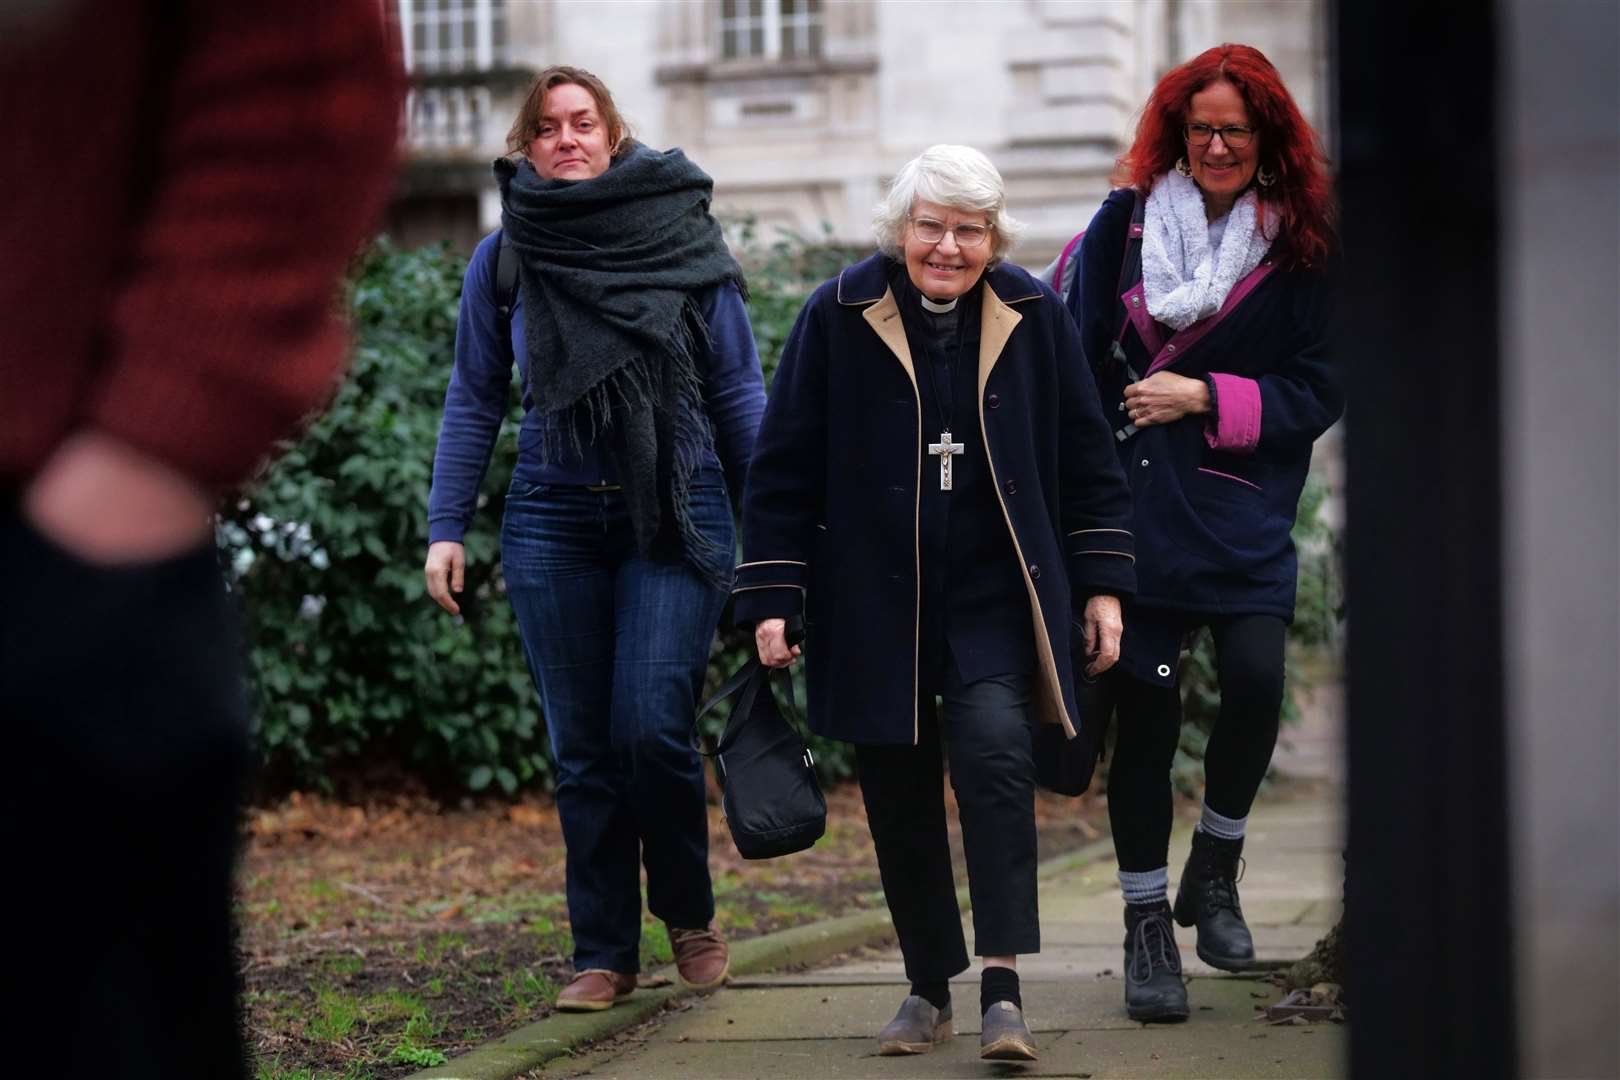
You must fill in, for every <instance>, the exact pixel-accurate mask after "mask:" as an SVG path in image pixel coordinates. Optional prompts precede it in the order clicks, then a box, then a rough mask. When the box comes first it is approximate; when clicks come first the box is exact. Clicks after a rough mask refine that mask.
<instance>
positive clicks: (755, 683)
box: [691, 657, 797, 757]
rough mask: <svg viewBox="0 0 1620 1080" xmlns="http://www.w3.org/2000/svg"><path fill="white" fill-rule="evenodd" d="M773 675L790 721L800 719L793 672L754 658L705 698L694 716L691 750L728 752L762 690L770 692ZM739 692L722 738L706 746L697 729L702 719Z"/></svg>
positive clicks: (713, 754)
mask: <svg viewBox="0 0 1620 1080" xmlns="http://www.w3.org/2000/svg"><path fill="white" fill-rule="evenodd" d="M772 678H775V679H776V680H777V682H779V683H780V684H781V686H782V691H783V693H784V694H786V702H787V703H786V706H785V711H786V712H787V714H788V717H789V720H788V722H789V723H793V722H794V721H795V720H796V719H797V716H796V712H797V710H796V709H795V708H794V705H793V673H792V671H791V670H789V669H788V668H785V667H782V668H768V667H766V666H765V665H764V664H761V663H760V662H759V658H758V657H755V658H753V659H750V660H749V661H748V662H747V663H745V664H744V665H743V666H742V667H740V668H738V669H737V670H736V671H735V672H733V673H732V676H731V678H729V679H727V680H726V681H725V682H724V683H723V684H722V685H721V687H720V689H718V690H716V691H715V692H714V693H713V694H712V695H710V697H709V700H707V701H705V702H704V703H703V705H702V706H701V707H700V708H699V709H698V711H697V714H696V715H694V716H693V717H692V732H691V742H692V749H694V750H696V751H697V752H698V753H700V754H702V755H703V756H704V757H719V756H720V755H721V754H723V753H725V751H726V750H727V749H729V748H730V746H731V743H732V741H733V740H734V739H735V738H736V737H737V733H738V732H739V731H741V730H742V725H744V724H746V723H747V722H748V721H749V720H750V719H751V718H752V717H753V715H754V701H755V700H756V699H757V698H758V697H759V692H760V690H761V689H763V690H764V691H765V692H766V693H767V694H768V693H770V692H771V689H770V683H771V679H772ZM739 692H740V694H741V696H740V697H738V698H737V703H736V704H735V705H733V706H732V708H731V715H730V716H729V717H728V718H727V719H726V729H725V730H724V731H722V732H721V733H720V738H719V739H717V740H715V744H714V749H713V750H705V749H703V736H702V733H701V732H700V731H699V728H698V724H699V722H700V721H701V720H702V719H703V718H704V717H705V716H707V715H708V714H709V713H710V712H711V711H713V709H714V707H715V706H716V705H719V704H720V703H721V702H722V701H724V700H726V699H727V698H729V697H731V696H733V695H735V694H738V693H739Z"/></svg>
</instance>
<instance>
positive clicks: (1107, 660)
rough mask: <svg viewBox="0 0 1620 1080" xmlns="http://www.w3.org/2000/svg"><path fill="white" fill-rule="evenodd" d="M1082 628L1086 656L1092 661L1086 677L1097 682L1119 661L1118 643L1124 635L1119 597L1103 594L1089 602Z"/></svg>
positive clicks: (1088, 666)
mask: <svg viewBox="0 0 1620 1080" xmlns="http://www.w3.org/2000/svg"><path fill="white" fill-rule="evenodd" d="M1080 627H1081V630H1083V631H1084V632H1085V635H1086V655H1087V656H1090V657H1093V659H1092V661H1091V663H1089V664H1087V665H1086V674H1087V675H1089V676H1091V677H1092V678H1093V679H1095V678H1096V677H1097V676H1098V675H1101V674H1102V673H1103V672H1105V671H1107V670H1108V669H1109V668H1111V667H1113V666H1114V663H1115V661H1117V660H1118V659H1119V639H1120V636H1121V635H1123V634H1124V633H1125V620H1124V618H1123V616H1121V614H1120V607H1119V597H1117V596H1108V595H1107V594H1101V595H1098V596H1093V597H1092V598H1091V599H1090V600H1087V601H1086V614H1085V616H1084V621H1083V622H1082V623H1081V624H1080Z"/></svg>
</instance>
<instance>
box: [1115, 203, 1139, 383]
mask: <svg viewBox="0 0 1620 1080" xmlns="http://www.w3.org/2000/svg"><path fill="white" fill-rule="evenodd" d="M1131 197H1132V199H1134V200H1135V201H1134V203H1133V205H1132V206H1131V223H1130V225H1129V226H1128V227H1127V228H1126V230H1125V254H1124V257H1123V258H1121V259H1120V262H1119V283H1118V284H1116V285H1115V286H1114V296H1115V297H1118V296H1120V295H1122V294H1123V293H1124V292H1125V287H1126V286H1127V285H1131V284H1134V283H1135V282H1136V279H1137V278H1139V277H1141V276H1142V222H1143V220H1144V218H1145V216H1146V214H1147V200H1146V199H1144V198H1142V193H1141V192H1140V191H1136V190H1134V189H1133V190H1132V192H1131ZM1129 325H1131V315H1130V312H1128V311H1126V310H1125V302H1124V301H1123V300H1121V301H1120V318H1119V332H1118V333H1117V334H1115V335H1114V348H1113V350H1112V351H1113V354H1114V359H1116V360H1124V358H1125V350H1124V349H1123V348H1121V347H1120V342H1121V341H1123V340H1124V339H1125V328H1126V327H1127V326H1129Z"/></svg>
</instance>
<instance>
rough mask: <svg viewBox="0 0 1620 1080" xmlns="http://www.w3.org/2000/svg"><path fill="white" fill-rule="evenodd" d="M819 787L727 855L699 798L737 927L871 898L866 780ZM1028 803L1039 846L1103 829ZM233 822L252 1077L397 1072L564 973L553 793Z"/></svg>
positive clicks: (1054, 802)
mask: <svg viewBox="0 0 1620 1080" xmlns="http://www.w3.org/2000/svg"><path fill="white" fill-rule="evenodd" d="M827 795H828V800H827V801H828V827H827V835H826V836H824V837H823V838H822V839H821V841H819V842H818V843H817V844H816V846H815V847H814V848H813V849H811V850H810V851H807V852H802V853H799V854H797V855H793V856H791V857H788V858H784V859H773V860H769V861H766V862H748V861H746V860H744V859H742V858H741V857H740V856H738V854H737V852H736V849H735V848H734V847H733V846H732V844H731V840H730V836H729V834H728V833H727V832H726V827H725V823H724V821H723V820H722V819H721V817H720V813H719V810H718V807H711V811H710V837H711V844H710V856H709V863H710V870H711V872H712V874H713V878H714V886H715V900H716V908H717V919H718V921H719V924H720V926H721V929H722V930H723V931H724V932H725V933H726V934H727V935H728V936H729V937H730V938H732V939H742V938H746V937H753V936H755V935H758V934H763V933H768V932H770V931H773V930H779V929H783V928H785V927H789V926H794V925H798V924H801V923H806V922H812V921H816V920H819V919H824V918H828V917H832V916H836V915H840V914H845V913H848V912H850V911H853V910H856V909H859V908H863V907H870V906H874V905H879V904H881V903H882V899H881V895H880V894H878V889H879V882H878V876H877V863H876V860H875V858H874V856H873V853H872V845H871V837H870V834H869V833H868V832H867V827H866V815H865V812H864V810H863V808H862V806H861V799H860V794H859V791H858V790H857V789H856V788H855V786H854V785H852V784H843V785H838V786H836V787H833V788H831V789H830V790H829V791H828V793H827ZM948 799H949V796H948V794H947V800H948ZM1036 812H1037V819H1038V821H1039V826H1040V842H1041V856H1042V858H1050V857H1052V856H1054V855H1059V854H1062V853H1063V852H1066V851H1069V850H1072V849H1074V848H1076V847H1079V846H1080V845H1082V844H1084V843H1086V842H1088V841H1090V840H1092V839H1095V838H1097V837H1098V836H1101V835H1104V834H1105V833H1106V829H1107V822H1106V817H1107V809H1106V805H1105V803H1104V802H1103V801H1101V800H1093V799H1091V798H1090V797H1086V798H1082V799H1067V798H1061V797H1058V796H1051V795H1046V794H1044V793H1043V794H1041V795H1040V796H1039V797H1038V799H1037V807H1036ZM952 820H953V822H954V807H952ZM244 830H245V837H244V850H243V855H242V859H241V865H240V867H239V869H238V888H237V914H238V922H239V926H240V944H239V948H240V954H241V973H242V982H243V989H244V999H245V1006H246V1010H245V1011H246V1023H247V1026H248V1034H249V1041H250V1046H251V1047H252V1050H253V1052H254V1054H255V1055H256V1060H257V1080H327V1078H332V1080H339V1078H340V1080H393V1078H396V1077H400V1076H404V1075H407V1074H409V1073H411V1072H413V1071H415V1070H416V1069H418V1068H421V1067H422V1066H424V1065H430V1064H435V1063H437V1062H438V1061H440V1060H441V1056H440V1055H454V1054H456V1053H459V1052H461V1051H463V1050H465V1049H467V1048H468V1047H470V1046H472V1045H474V1044H476V1043H479V1042H482V1041H484V1040H485V1039H488V1038H491V1037H493V1036H495V1035H497V1034H500V1033H502V1032H504V1031H506V1030H509V1029H511V1028H513V1027H516V1026H517V1025H519V1024H522V1023H526V1022H528V1021H530V1020H534V1019H537V1018H539V1017H542V1016H544V1015H546V1014H547V1013H549V1012H550V1011H551V1008H552V1003H553V1002H554V1001H555V1000H556V995H557V991H558V990H559V989H561V987H562V986H563V985H565V984H566V982H567V979H568V976H569V974H570V972H571V967H570V964H569V955H570V952H571V950H572V939H571V937H570V935H569V931H568V923H567V909H566V903H565V901H564V897H563V887H564V886H563V878H564V866H563V845H562V835H561V831H560V829H559V827H558V823H557V814H556V808H555V806H554V804H553V803H552V802H551V801H550V800H549V799H547V798H543V797H538V796H536V797H530V798H527V799H525V800H523V801H521V802H516V803H506V802H498V801H492V800H491V801H483V802H463V803H460V804H456V805H450V806H446V805H442V804H440V803H437V802H435V801H432V800H430V799H427V798H424V797H420V796H409V797H403V796H402V797H390V798H386V799H381V800H377V801H373V802H368V803H364V804H345V803H341V802H337V801H334V800H330V799H325V798H321V797H317V796H310V795H300V794H294V795H292V796H290V797H288V798H286V799H284V800H282V801H280V802H278V803H276V804H274V805H271V806H266V807H262V808H260V809H258V810H255V811H253V812H251V813H250V814H249V815H248V816H247V818H246V820H245V823H244ZM952 840H953V847H954V848H955V849H956V850H957V852H958V860H959V861H958V874H959V880H965V878H962V877H960V874H961V869H960V840H959V836H956V835H953V838H952ZM641 952H642V962H643V965H644V967H645V968H649V969H650V968H653V967H656V966H658V965H660V964H663V963H667V962H669V960H670V952H669V941H668V938H667V936H666V935H665V933H664V930H663V926H662V924H661V923H658V922H657V921H656V920H653V919H652V918H651V917H650V916H648V917H647V918H646V920H645V922H644V926H643V934H642V943H641Z"/></svg>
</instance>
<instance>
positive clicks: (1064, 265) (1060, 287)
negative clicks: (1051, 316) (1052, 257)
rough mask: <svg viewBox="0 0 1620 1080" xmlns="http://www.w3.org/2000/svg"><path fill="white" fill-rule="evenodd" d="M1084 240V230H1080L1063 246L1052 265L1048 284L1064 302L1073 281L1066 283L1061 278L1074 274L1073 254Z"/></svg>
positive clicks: (1072, 286) (1071, 279) (1072, 285)
mask: <svg viewBox="0 0 1620 1080" xmlns="http://www.w3.org/2000/svg"><path fill="white" fill-rule="evenodd" d="M1085 238H1086V230H1084V229H1081V230H1080V231H1079V232H1077V233H1075V234H1074V239H1072V240H1070V241H1069V242H1068V243H1067V244H1064V245H1063V250H1062V251H1060V252H1058V257H1057V261H1056V262H1054V263H1053V264H1052V280H1051V282H1050V284H1051V286H1052V288H1054V289H1056V290H1057V291H1058V295H1060V296H1062V297H1063V298H1064V299H1065V300H1067V299H1068V297H1069V293H1070V291H1072V290H1073V288H1074V279H1073V277H1071V278H1070V279H1069V280H1068V281H1064V279H1063V278H1064V275H1065V274H1074V273H1075V268H1074V266H1073V265H1072V260H1073V258H1074V253H1075V250H1076V249H1078V248H1079V247H1080V241H1082V240H1084V239H1085Z"/></svg>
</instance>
